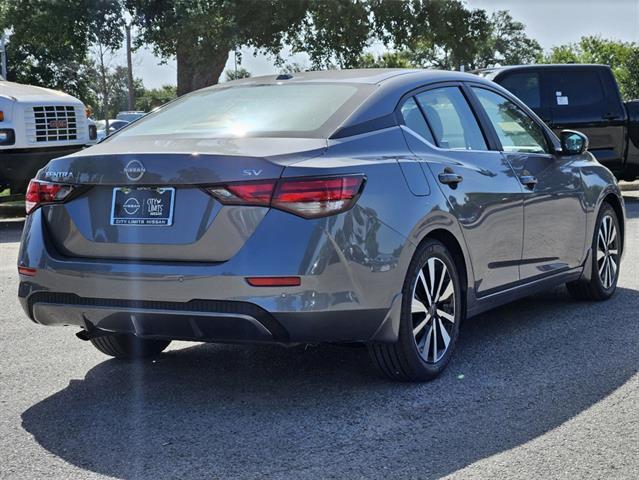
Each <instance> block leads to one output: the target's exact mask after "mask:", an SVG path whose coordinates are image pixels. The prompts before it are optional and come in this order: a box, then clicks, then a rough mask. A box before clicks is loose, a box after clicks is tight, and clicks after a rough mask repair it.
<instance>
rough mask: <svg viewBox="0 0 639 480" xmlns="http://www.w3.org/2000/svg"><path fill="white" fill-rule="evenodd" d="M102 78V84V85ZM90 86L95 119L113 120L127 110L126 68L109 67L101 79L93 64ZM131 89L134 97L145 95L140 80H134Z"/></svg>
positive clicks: (97, 69) (97, 68)
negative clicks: (92, 87) (92, 92)
mask: <svg viewBox="0 0 639 480" xmlns="http://www.w3.org/2000/svg"><path fill="white" fill-rule="evenodd" d="M103 78H104V84H102V79H103ZM91 84H92V85H93V86H94V88H95V92H94V98H95V100H94V102H93V103H91V106H92V107H93V111H94V116H95V118H98V119H106V120H108V119H109V118H115V117H116V115H117V113H118V112H121V111H123V110H128V104H129V99H128V96H129V86H128V70H127V68H126V67H123V66H116V67H114V68H113V67H109V68H108V69H107V70H106V72H105V73H104V77H103V76H102V73H101V72H100V71H99V66H98V65H96V64H94V66H93V77H92V81H91ZM133 87H134V90H135V96H136V97H138V96H142V95H145V94H146V90H145V89H144V85H143V84H142V80H141V79H139V78H135V79H134V80H133ZM105 92H106V93H105Z"/></svg>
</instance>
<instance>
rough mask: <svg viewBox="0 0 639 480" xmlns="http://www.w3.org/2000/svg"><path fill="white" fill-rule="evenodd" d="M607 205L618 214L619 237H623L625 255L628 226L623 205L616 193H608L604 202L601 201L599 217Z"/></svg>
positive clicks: (622, 245)
mask: <svg viewBox="0 0 639 480" xmlns="http://www.w3.org/2000/svg"><path fill="white" fill-rule="evenodd" d="M606 203H607V204H609V205H610V206H611V207H612V208H613V210H614V211H615V213H616V214H617V220H618V222H619V230H620V231H619V235H620V236H621V253H622V254H623V251H624V247H625V240H626V225H625V215H624V209H623V205H622V203H621V200H620V199H619V197H618V196H617V195H616V194H615V193H614V192H608V194H606V195H605V196H604V198H603V200H602V201H601V203H600V205H599V209H598V210H597V215H599V212H600V211H601V208H602V207H603V206H604V204H606Z"/></svg>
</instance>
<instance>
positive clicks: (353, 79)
mask: <svg viewBox="0 0 639 480" xmlns="http://www.w3.org/2000/svg"><path fill="white" fill-rule="evenodd" d="M456 75H460V73H459V72H452V71H446V70H426V69H408V68H361V69H343V70H321V71H310V72H296V73H284V74H279V75H264V76H259V77H249V78H242V79H239V80H233V81H230V82H225V83H223V84H220V86H234V85H251V84H260V85H264V84H271V83H283V82H286V83H315V82H327V83H361V84H368V85H379V84H381V83H384V82H386V81H388V80H391V79H396V78H397V77H401V76H404V77H410V78H411V79H414V78H415V77H417V76H418V77H420V78H421V79H423V81H425V82H426V81H428V80H433V81H436V80H438V81H441V80H442V77H450V76H456ZM461 75H463V74H461Z"/></svg>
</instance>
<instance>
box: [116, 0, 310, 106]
mask: <svg viewBox="0 0 639 480" xmlns="http://www.w3.org/2000/svg"><path fill="white" fill-rule="evenodd" d="M307 1H308V0H304V1H297V0H290V1H278V0H237V1H235V2H229V1H225V0H208V1H205V0H173V1H169V0H126V3H127V6H128V8H129V9H130V11H131V13H132V15H133V21H134V23H135V24H136V25H137V26H138V27H139V28H140V36H139V37H138V40H139V41H140V42H144V43H148V44H150V45H152V46H153V48H154V51H155V53H156V54H158V55H160V56H162V57H164V58H169V57H175V58H176V60H177V80H178V94H179V95H182V94H184V93H187V92H190V91H192V90H195V89H198V88H202V87H206V86H208V85H212V84H215V83H217V81H218V79H219V77H220V75H221V74H222V71H223V70H224V66H225V65H226V61H227V59H228V55H229V52H231V51H234V50H237V49H239V48H240V47H241V46H249V47H254V48H256V49H259V50H264V51H269V52H272V53H274V54H276V53H278V52H279V51H280V49H281V46H282V40H283V39H284V37H285V36H286V35H287V34H288V33H292V31H293V30H292V29H293V28H294V26H295V25H298V24H299V22H300V21H301V19H302V18H303V17H304V14H305V12H306V6H307V5H306V4H307Z"/></svg>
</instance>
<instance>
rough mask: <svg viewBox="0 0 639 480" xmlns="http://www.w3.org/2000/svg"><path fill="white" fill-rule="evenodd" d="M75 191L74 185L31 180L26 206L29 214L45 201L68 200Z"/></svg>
mask: <svg viewBox="0 0 639 480" xmlns="http://www.w3.org/2000/svg"><path fill="white" fill-rule="evenodd" d="M71 192H73V186H72V185H64V184H61V183H49V182H42V181H40V180H31V181H30V182H29V186H28V187H27V195H26V197H25V202H24V203H25V207H26V209H27V215H29V214H30V213H31V212H33V211H34V210H35V209H36V208H38V207H39V206H40V205H43V204H45V203H57V202H62V201H64V200H66V199H67V198H68V197H69V195H70V194H71Z"/></svg>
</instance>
